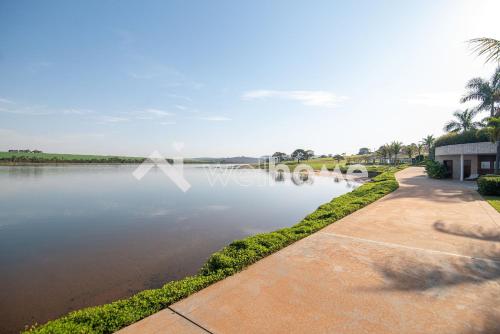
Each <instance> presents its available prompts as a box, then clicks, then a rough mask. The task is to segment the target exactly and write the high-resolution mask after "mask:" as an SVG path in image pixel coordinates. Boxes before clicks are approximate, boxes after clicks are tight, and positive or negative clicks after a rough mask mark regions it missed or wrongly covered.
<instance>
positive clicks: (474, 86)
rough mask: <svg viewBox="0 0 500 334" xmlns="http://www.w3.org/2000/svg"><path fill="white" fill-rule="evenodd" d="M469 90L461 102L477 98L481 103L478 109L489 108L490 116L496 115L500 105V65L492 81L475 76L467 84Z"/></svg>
mask: <svg viewBox="0 0 500 334" xmlns="http://www.w3.org/2000/svg"><path fill="white" fill-rule="evenodd" d="M465 88H467V89H468V90H469V91H468V92H467V93H466V94H465V95H464V96H463V97H462V99H461V100H460V102H462V103H464V102H467V101H472V100H476V101H479V103H480V104H479V105H478V106H477V107H476V109H477V110H478V111H483V110H489V112H490V117H493V116H495V115H496V114H497V113H498V112H499V111H500V107H499V106H497V104H499V103H500V66H498V67H497V68H496V69H495V73H493V76H492V77H491V79H490V81H488V80H484V79H483V78H473V79H471V80H470V81H469V82H468V83H467V85H466V86H465Z"/></svg>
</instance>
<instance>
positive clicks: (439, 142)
mask: <svg viewBox="0 0 500 334" xmlns="http://www.w3.org/2000/svg"><path fill="white" fill-rule="evenodd" d="M485 141H490V136H489V134H488V132H487V131H486V130H485V129H481V130H470V131H466V132H460V133H455V132H451V133H447V134H445V135H443V136H441V137H439V138H438V139H436V142H435V143H434V146H435V147H439V146H446V145H456V144H467V143H480V142H485Z"/></svg>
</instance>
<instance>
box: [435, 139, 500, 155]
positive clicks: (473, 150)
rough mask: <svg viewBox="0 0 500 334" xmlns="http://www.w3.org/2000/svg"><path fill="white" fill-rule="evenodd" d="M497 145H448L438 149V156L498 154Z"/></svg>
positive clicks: (483, 143) (488, 143)
mask: <svg viewBox="0 0 500 334" xmlns="http://www.w3.org/2000/svg"><path fill="white" fill-rule="evenodd" d="M496 152H497V149H496V145H495V143H490V142H481V143H469V144H457V145H446V146H439V147H436V156H438V155H456V154H496Z"/></svg>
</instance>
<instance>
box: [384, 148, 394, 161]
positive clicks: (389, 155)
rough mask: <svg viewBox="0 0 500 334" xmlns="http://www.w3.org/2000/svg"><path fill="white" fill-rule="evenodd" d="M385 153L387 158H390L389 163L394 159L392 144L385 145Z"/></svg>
mask: <svg viewBox="0 0 500 334" xmlns="http://www.w3.org/2000/svg"><path fill="white" fill-rule="evenodd" d="M384 148H385V151H386V152H387V157H388V158H389V162H390V161H391V159H392V147H391V144H385V145H384Z"/></svg>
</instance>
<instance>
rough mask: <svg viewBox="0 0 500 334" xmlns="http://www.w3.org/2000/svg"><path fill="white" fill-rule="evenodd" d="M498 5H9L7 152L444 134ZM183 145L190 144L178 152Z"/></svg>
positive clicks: (3, 99) (4, 13)
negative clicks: (478, 40)
mask: <svg viewBox="0 0 500 334" xmlns="http://www.w3.org/2000/svg"><path fill="white" fill-rule="evenodd" d="M499 11H500V2H498V1H405V2H403V1H399V2H397V1H364V2H363V1H356V2H352V1H343V2H340V1H308V2H306V1H249V2H236V1H147V2H140V1H134V2H132V1H80V2H76V1H1V2H0V150H5V149H9V148H24V147H26V148H32V149H34V148H39V149H42V150H44V151H47V152H65V153H98V154H123V155H141V156H144V155H148V154H149V153H150V152H152V151H153V150H158V151H160V152H162V153H164V154H166V155H172V154H174V153H177V152H175V150H174V149H173V147H172V144H173V143H184V148H183V151H182V155H185V156H234V155H250V156H260V155H264V154H270V153H273V152H274V151H284V152H291V151H292V150H293V149H295V148H306V149H313V150H315V151H316V152H317V153H320V154H323V153H324V154H328V153H334V154H335V153H342V152H348V153H350V152H355V151H357V149H358V148H359V147H362V146H367V147H370V148H375V147H378V146H380V145H381V144H384V143H385V142H388V141H392V140H400V141H403V142H405V143H410V142H417V141H418V140H420V139H421V138H422V137H424V136H425V135H428V134H435V135H439V134H441V133H442V127H443V125H444V123H445V122H446V121H447V120H448V119H449V118H450V116H451V114H452V112H453V111H454V110H456V109H458V108H461V107H462V108H463V107H464V106H461V105H460V104H459V103H458V99H459V98H460V96H461V94H463V92H464V91H463V87H464V85H465V83H466V81H467V80H468V79H470V78H471V77H474V76H485V77H486V76H489V75H490V74H491V73H492V71H493V65H484V63H483V60H482V59H480V58H476V57H475V56H473V55H471V54H470V50H469V49H468V47H467V45H466V43H465V41H466V40H467V39H470V38H474V37H481V36H488V37H493V38H500V25H499V24H498V17H497V15H498V12H499ZM178 147H179V146H178Z"/></svg>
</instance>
